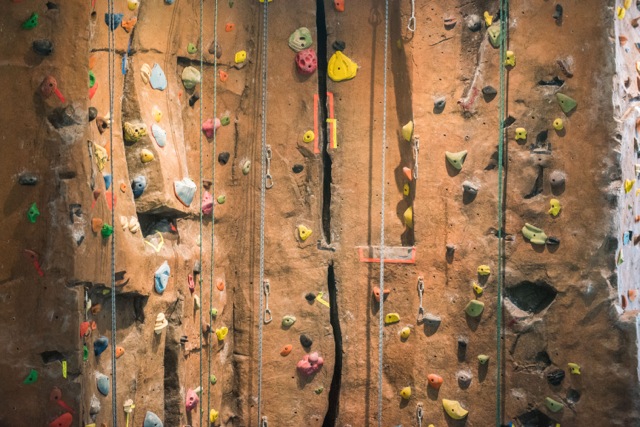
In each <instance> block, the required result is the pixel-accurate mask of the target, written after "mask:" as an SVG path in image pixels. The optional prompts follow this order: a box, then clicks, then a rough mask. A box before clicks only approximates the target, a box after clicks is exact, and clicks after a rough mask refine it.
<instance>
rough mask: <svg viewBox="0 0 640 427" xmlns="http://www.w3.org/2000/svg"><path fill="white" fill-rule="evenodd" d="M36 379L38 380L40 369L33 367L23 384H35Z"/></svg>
mask: <svg viewBox="0 0 640 427" xmlns="http://www.w3.org/2000/svg"><path fill="white" fill-rule="evenodd" d="M36 381H38V371H36V370H35V369H33V368H32V369H31V370H30V371H29V374H28V375H27V377H26V378H25V379H24V381H22V384H33V383H35V382H36Z"/></svg>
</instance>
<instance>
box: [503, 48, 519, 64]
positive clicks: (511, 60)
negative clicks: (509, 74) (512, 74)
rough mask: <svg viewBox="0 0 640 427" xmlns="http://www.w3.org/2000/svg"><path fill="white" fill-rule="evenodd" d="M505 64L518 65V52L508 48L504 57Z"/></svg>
mask: <svg viewBox="0 0 640 427" xmlns="http://www.w3.org/2000/svg"><path fill="white" fill-rule="evenodd" d="M504 65H506V66H509V67H515V66H516V54H515V53H514V52H513V51H512V50H508V51H507V53H506V54H505V57H504Z"/></svg>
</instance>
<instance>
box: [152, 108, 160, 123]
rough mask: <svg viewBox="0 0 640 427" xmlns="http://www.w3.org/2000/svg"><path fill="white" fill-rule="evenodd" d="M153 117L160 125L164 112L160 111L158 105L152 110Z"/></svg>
mask: <svg viewBox="0 0 640 427" xmlns="http://www.w3.org/2000/svg"><path fill="white" fill-rule="evenodd" d="M151 115H152V116H153V120H155V121H156V122H158V123H160V120H162V111H160V108H158V107H157V106H156V105H154V106H153V108H152V109H151Z"/></svg>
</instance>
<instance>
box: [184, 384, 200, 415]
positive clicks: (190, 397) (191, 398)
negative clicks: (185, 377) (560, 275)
mask: <svg viewBox="0 0 640 427" xmlns="http://www.w3.org/2000/svg"><path fill="white" fill-rule="evenodd" d="M198 402H200V398H199V397H198V395H197V394H196V392H195V391H193V390H192V389H189V390H187V399H186V402H185V407H186V409H187V412H191V411H192V410H193V409H194V408H195V407H196V406H197V405H198Z"/></svg>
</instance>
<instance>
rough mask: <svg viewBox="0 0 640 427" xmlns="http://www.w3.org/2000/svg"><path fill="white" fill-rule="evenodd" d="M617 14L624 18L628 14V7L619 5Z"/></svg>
mask: <svg viewBox="0 0 640 427" xmlns="http://www.w3.org/2000/svg"><path fill="white" fill-rule="evenodd" d="M616 12H617V13H616V15H617V16H618V19H624V16H625V15H626V14H627V9H625V8H624V7H620V6H618V7H617V8H616Z"/></svg>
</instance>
